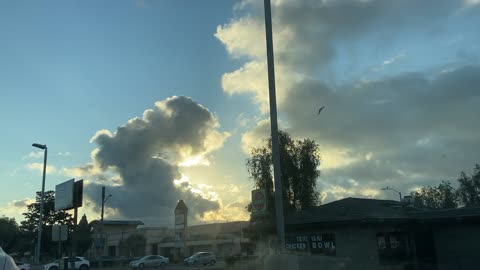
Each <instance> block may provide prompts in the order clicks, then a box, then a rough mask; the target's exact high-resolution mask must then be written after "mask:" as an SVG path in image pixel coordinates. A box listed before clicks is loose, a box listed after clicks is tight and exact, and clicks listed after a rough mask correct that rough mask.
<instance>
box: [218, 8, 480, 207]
mask: <svg viewBox="0 0 480 270" xmlns="http://www.w3.org/2000/svg"><path fill="white" fill-rule="evenodd" d="M475 2H477V1H469V0H466V1H460V0H459V1H448V0H441V1H436V2H435V4H433V3H431V2H428V1H427V2H418V1H414V0H407V1H381V0H369V1H363V0H342V1H283V0H277V1H275V0H274V1H272V16H273V18H272V19H273V31H274V33H273V34H274V50H275V64H276V66H275V68H276V81H277V94H278V96H279V98H278V99H277V103H278V111H279V115H280V118H281V119H282V120H283V121H284V122H285V123H287V124H288V125H287V127H286V130H287V131H288V132H289V133H291V134H292V136H294V137H308V138H311V139H314V140H315V141H316V142H318V143H319V145H320V149H321V155H322V166H321V167H322V170H323V172H322V176H321V178H320V179H319V185H318V186H319V187H320V189H321V191H323V192H324V193H323V197H324V198H325V199H326V200H332V199H336V198H341V197H348V196H361V197H378V196H387V195H386V194H385V193H380V191H379V189H380V188H382V187H385V186H387V185H389V186H392V187H396V188H397V189H400V190H402V191H404V192H409V191H411V190H412V189H413V188H415V187H418V186H422V185H432V184H436V183H438V182H439V181H441V180H445V179H454V178H455V177H456V176H457V175H458V173H459V172H460V171H461V170H469V168H471V167H472V166H473V164H474V163H476V162H479V161H480V151H479V150H480V142H479V141H478V137H479V136H480V128H479V127H478V125H475V124H474V123H476V122H477V121H476V118H477V115H480V97H479V93H478V91H477V90H476V88H475V87H476V85H479V83H480V80H479V78H480V66H479V65H478V60H476V61H475V60H472V59H478V58H475V57H468V58H469V60H468V61H467V60H466V59H464V58H461V59H460V58H459V57H458V53H457V52H456V51H452V55H454V56H455V57H456V58H455V59H456V60H455V61H453V62H448V60H445V61H446V62H445V63H441V64H440V65H439V66H436V67H428V68H427V69H425V70H417V71H415V72H414V71H412V70H415V69H412V68H409V69H406V70H402V69H396V70H395V71H389V72H386V67H387V66H388V67H389V69H390V68H391V67H392V66H397V65H400V64H403V63H404V62H406V61H407V60H408V61H419V60H417V59H415V51H414V50H413V51H410V48H414V47H410V48H404V47H402V45H404V46H406V45H408V44H407V43H406V42H405V40H411V42H412V43H414V42H416V41H415V40H414V39H413V37H416V36H419V37H429V36H430V37H432V36H435V35H439V33H441V32H442V31H447V30H445V29H447V28H448V27H458V28H459V29H456V31H455V32H456V33H458V35H461V34H462V29H461V27H460V26H459V25H460V24H458V25H455V26H453V24H452V25H447V22H448V20H449V19H451V18H452V17H455V16H457V17H455V19H458V16H460V15H459V11H462V10H464V8H465V6H471V5H474V4H476V3H475ZM237 9H238V10H239V11H241V12H239V13H238V14H240V17H239V18H235V19H233V20H231V21H230V22H229V23H227V24H225V25H222V26H220V27H219V28H218V29H217V34H216V37H217V38H218V39H219V40H220V41H221V42H222V43H223V44H224V45H225V48H226V50H227V52H229V53H230V55H231V56H232V57H234V58H237V59H244V61H245V62H244V65H243V66H242V67H240V68H239V69H237V70H234V71H231V72H229V73H226V74H224V76H223V77H222V86H223V90H224V92H226V93H228V94H249V95H251V96H252V97H253V100H254V102H255V103H256V104H258V105H259V108H260V110H261V112H262V113H263V115H264V116H265V117H264V118H266V116H267V113H268V89H267V83H266V74H265V69H266V68H265V42H264V40H265V36H264V26H263V12H262V11H263V5H262V3H261V2H259V1H253V0H245V1H242V2H241V3H240V4H238V5H237ZM469 12H478V10H477V11H474V10H473V9H472V11H469ZM470 15H471V14H470ZM470 15H469V16H467V17H465V18H466V19H465V20H470V21H468V23H475V19H474V18H475V16H470ZM405 18H408V19H405ZM476 18H479V16H477V17H476ZM463 23H467V21H464V22H463ZM476 23H478V20H477V21H476ZM419 26H421V27H419ZM447 26H448V27H447ZM420 43H421V42H418V44H420ZM365 48H369V49H368V50H365ZM385 48H390V52H389V53H388V54H387V55H384V56H383V57H382V58H380V59H381V60H378V61H370V62H368V63H367V64H366V65H365V66H364V67H363V72H365V73H368V72H371V71H372V65H378V64H380V66H379V68H381V69H382V70H383V69H385V71H384V72H382V73H379V74H377V75H376V76H373V78H368V76H367V79H365V78H364V77H363V75H362V74H360V75H358V74H356V76H350V77H348V76H346V77H348V78H347V79H342V80H341V81H337V80H336V76H339V75H338V74H339V70H340V72H343V71H344V70H347V68H345V66H355V64H356V62H362V61H365V60H363V59H364V58H362V57H365V56H364V55H368V56H374V55H373V54H372V53H371V52H372V51H375V50H378V51H381V50H383V49H385ZM385 51H386V50H385ZM392 51H393V53H392ZM406 52H408V57H407V53H406ZM362 54H363V55H362ZM400 60H401V61H400ZM462 61H463V62H462ZM412 63H416V64H418V63H419V62H412ZM436 64H438V62H437V63H436ZM360 66H361V65H360ZM412 66H413V65H412ZM342 68H343V69H342ZM447 68H448V69H447ZM439 71H442V72H439ZM342 76H343V75H342ZM322 106H326V108H325V109H324V110H323V111H322V113H321V115H320V116H317V114H316V112H317V111H318V108H320V107H322ZM268 135H269V123H268V120H261V121H259V122H258V124H257V126H255V127H254V128H253V129H252V130H250V131H247V132H245V133H244V134H243V137H242V147H243V149H244V151H245V152H249V148H250V147H255V146H258V142H259V141H260V139H261V138H265V137H267V136H268ZM352 183H356V184H355V185H354V184H352ZM388 196H390V195H388ZM392 197H393V196H392Z"/></svg>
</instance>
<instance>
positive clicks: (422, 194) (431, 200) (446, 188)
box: [411, 181, 458, 209]
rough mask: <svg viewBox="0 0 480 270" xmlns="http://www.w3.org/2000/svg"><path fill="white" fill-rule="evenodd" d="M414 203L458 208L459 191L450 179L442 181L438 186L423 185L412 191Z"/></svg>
mask: <svg viewBox="0 0 480 270" xmlns="http://www.w3.org/2000/svg"><path fill="white" fill-rule="evenodd" d="M411 196H412V197H413V199H414V205H415V206H417V207H420V208H433V209H439V208H456V207H457V206H458V203H457V201H458V200H457V192H456V190H455V188H454V187H453V186H452V185H451V183H450V182H449V181H442V183H440V184H439V185H438V186H434V187H431V186H427V187H423V188H421V189H420V190H418V191H414V192H412V193H411Z"/></svg>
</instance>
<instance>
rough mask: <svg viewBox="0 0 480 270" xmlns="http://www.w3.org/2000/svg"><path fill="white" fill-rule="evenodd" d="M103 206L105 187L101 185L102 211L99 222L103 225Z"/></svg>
mask: <svg viewBox="0 0 480 270" xmlns="http://www.w3.org/2000/svg"><path fill="white" fill-rule="evenodd" d="M104 208H105V187H102V213H101V215H100V223H101V224H102V226H103V210H104Z"/></svg>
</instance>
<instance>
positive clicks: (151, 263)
mask: <svg viewBox="0 0 480 270" xmlns="http://www.w3.org/2000/svg"><path fill="white" fill-rule="evenodd" d="M169 263H170V259H168V258H166V257H163V256H160V255H149V256H145V257H143V258H141V259H138V260H135V261H132V262H130V267H132V268H134V269H136V268H138V269H143V268H147V267H161V268H164V267H165V266H167V265H168V264H169Z"/></svg>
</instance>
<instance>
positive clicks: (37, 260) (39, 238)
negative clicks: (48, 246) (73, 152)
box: [32, 143, 47, 264]
mask: <svg viewBox="0 0 480 270" xmlns="http://www.w3.org/2000/svg"><path fill="white" fill-rule="evenodd" d="M32 146H33V147H36V148H40V149H42V150H43V177H42V191H41V193H40V218H39V219H38V235H37V248H36V252H35V263H37V264H38V263H40V252H41V244H42V225H43V204H44V200H45V199H44V193H45V174H46V172H47V145H46V144H38V143H34V144H32Z"/></svg>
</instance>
